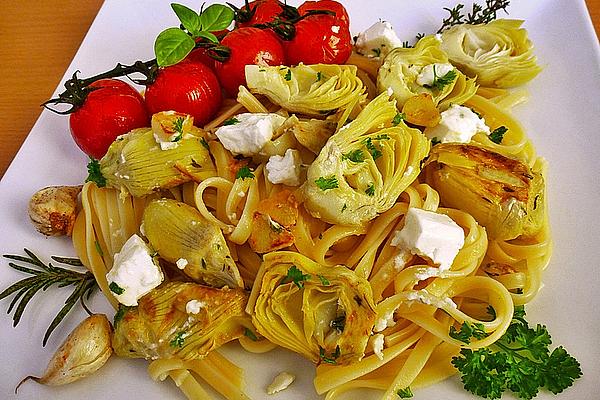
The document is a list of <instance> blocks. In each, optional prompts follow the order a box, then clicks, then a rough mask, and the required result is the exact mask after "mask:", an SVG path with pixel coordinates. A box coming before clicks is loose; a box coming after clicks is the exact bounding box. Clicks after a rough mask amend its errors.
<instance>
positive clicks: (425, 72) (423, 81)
mask: <svg viewBox="0 0 600 400" xmlns="http://www.w3.org/2000/svg"><path fill="white" fill-rule="evenodd" d="M453 69H454V66H452V64H447V63H446V64H441V63H435V64H429V65H426V66H424V67H423V69H422V70H421V72H420V73H419V75H417V83H418V84H419V85H421V86H431V85H433V81H434V80H435V78H441V77H443V76H445V75H446V74H447V73H448V72H450V71H452V70H453ZM434 70H435V71H434Z"/></svg>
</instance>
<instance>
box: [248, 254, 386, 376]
mask: <svg viewBox="0 0 600 400" xmlns="http://www.w3.org/2000/svg"><path fill="white" fill-rule="evenodd" d="M251 298H256V302H255V303H254V305H253V316H252V322H253V324H254V326H255V327H256V329H257V331H258V332H259V333H260V334H261V335H263V336H264V337H265V338H267V339H268V340H270V341H271V342H273V343H275V344H278V345H280V346H282V347H285V348H288V349H290V350H292V351H294V352H296V353H299V354H301V355H303V356H305V357H307V358H308V359H310V360H311V361H313V362H315V363H319V362H326V363H331V364H338V365H346V364H351V363H354V362H357V361H359V360H360V359H362V357H363V356H364V353H365V348H366V346H367V341H368V338H369V335H370V334H371V331H372V330H373V325H374V322H375V318H376V312H375V309H374V304H373V295H372V292H371V286H370V285H369V282H368V281H367V280H365V279H363V278H360V277H359V276H358V275H356V274H355V273H354V271H352V270H350V269H348V268H346V267H344V266H342V265H338V266H335V267H325V266H322V265H320V264H317V263H316V262H314V261H312V260H310V259H309V258H307V257H305V256H303V255H302V254H299V253H294V252H286V251H280V252H273V253H269V254H266V255H265V256H264V257H263V263H262V265H261V268H260V270H259V273H258V277H257V279H256V281H255V283H254V287H253V290H252V295H251ZM249 306H250V307H252V305H251V304H250V303H249Z"/></svg>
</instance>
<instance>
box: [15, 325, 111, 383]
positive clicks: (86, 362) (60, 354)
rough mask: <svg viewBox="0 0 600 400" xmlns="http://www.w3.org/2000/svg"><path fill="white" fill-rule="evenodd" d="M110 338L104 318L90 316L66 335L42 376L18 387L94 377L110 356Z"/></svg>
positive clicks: (32, 377)
mask: <svg viewBox="0 0 600 400" xmlns="http://www.w3.org/2000/svg"><path fill="white" fill-rule="evenodd" d="M111 337H112V327H111V325H110V322H108V319H107V318H106V315H104V314H94V315H90V316H89V317H87V318H86V319H85V320H83V321H82V322H81V323H80V324H79V325H78V326H77V327H76V328H75V329H74V330H73V332H71V333H70V334H69V336H67V339H66V340H65V341H64V342H63V343H62V345H61V346H60V347H59V349H58V350H57V351H56V353H54V356H52V359H51V360H50V362H49V363H48V367H47V368H46V372H45V373H44V375H43V376H42V377H41V378H38V377H35V376H28V377H26V378H25V379H23V380H22V381H21V383H19V386H20V385H21V384H22V383H23V382H25V381H26V380H28V379H33V380H34V381H36V382H37V383H41V384H43V385H49V386H58V385H64V384H67V383H71V382H74V381H76V380H78V379H81V378H84V377H86V376H89V375H91V374H93V373H94V372H96V371H97V370H98V369H99V368H100V367H102V366H103V365H104V364H105V363H106V361H107V360H108V358H109V357H110V356H111V354H112V345H111ZM19 386H17V388H18V387H19Z"/></svg>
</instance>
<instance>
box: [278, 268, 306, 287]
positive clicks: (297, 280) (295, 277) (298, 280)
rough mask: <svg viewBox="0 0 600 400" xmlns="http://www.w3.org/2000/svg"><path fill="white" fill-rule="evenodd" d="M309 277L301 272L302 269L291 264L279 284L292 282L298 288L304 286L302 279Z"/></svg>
mask: <svg viewBox="0 0 600 400" xmlns="http://www.w3.org/2000/svg"><path fill="white" fill-rule="evenodd" d="M309 278H310V275H309V274H303V273H302V270H300V269H298V267H296V266H295V265H292V266H291V267H290V269H288V272H287V275H286V276H285V277H284V278H283V279H282V280H281V282H280V283H279V284H280V285H283V284H286V283H290V282H294V285H296V286H298V289H302V288H304V281H306V280H307V279H309Z"/></svg>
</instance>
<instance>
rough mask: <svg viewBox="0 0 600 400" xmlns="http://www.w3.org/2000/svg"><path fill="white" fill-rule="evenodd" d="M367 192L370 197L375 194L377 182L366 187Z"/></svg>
mask: <svg viewBox="0 0 600 400" xmlns="http://www.w3.org/2000/svg"><path fill="white" fill-rule="evenodd" d="M365 193H366V194H367V196H369V197H373V196H375V184H373V183H371V184H370V185H369V186H367V188H366V189H365Z"/></svg>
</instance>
